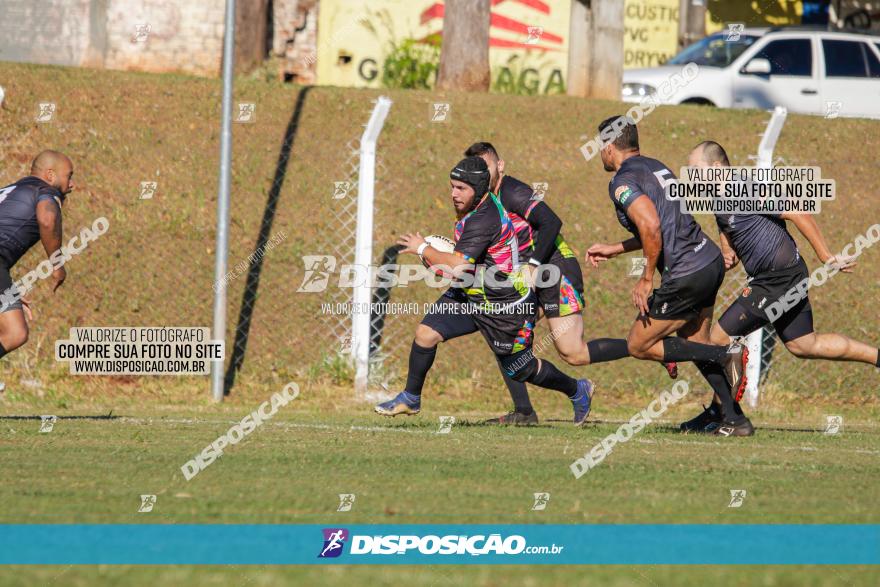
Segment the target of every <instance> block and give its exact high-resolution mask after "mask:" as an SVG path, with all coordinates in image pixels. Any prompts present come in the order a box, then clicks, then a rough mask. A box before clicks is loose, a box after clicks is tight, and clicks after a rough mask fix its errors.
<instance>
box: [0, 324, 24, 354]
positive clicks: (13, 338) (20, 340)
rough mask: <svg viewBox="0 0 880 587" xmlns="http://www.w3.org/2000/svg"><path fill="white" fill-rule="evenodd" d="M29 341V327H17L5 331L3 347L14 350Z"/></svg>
mask: <svg viewBox="0 0 880 587" xmlns="http://www.w3.org/2000/svg"><path fill="white" fill-rule="evenodd" d="M27 341H28V329H27V328H26V327H25V328H16V329H14V330H10V331H7V332H5V333H3V348H5V349H6V351H7V352H8V351H12V350H15V349H17V348H18V347H20V346H23V345H24V344H25V343H26V342H27Z"/></svg>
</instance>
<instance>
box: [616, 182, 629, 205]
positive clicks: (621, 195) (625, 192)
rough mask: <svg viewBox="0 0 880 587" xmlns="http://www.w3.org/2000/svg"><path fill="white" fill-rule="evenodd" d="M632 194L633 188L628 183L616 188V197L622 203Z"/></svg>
mask: <svg viewBox="0 0 880 587" xmlns="http://www.w3.org/2000/svg"><path fill="white" fill-rule="evenodd" d="M631 195H632V189H631V188H630V187H629V186H628V185H622V186H620V187H619V188H617V189H616V190H614V197H615V198H617V201H618V202H620V203H621V204H626V201H627V200H628V199H629V197H630V196H631Z"/></svg>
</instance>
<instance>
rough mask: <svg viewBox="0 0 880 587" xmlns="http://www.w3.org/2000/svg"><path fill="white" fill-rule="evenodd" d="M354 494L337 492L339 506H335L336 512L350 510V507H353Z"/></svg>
mask: <svg viewBox="0 0 880 587" xmlns="http://www.w3.org/2000/svg"><path fill="white" fill-rule="evenodd" d="M354 500H355V494H354V493H340V494H339V507H338V508H336V511H337V512H350V511H351V508H353V507H354Z"/></svg>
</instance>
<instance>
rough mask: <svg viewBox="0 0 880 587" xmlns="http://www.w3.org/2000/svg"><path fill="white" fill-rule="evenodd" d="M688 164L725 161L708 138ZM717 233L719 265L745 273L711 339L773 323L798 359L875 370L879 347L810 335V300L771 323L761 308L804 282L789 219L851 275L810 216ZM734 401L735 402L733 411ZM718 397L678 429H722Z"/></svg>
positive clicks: (754, 220) (726, 220)
mask: <svg viewBox="0 0 880 587" xmlns="http://www.w3.org/2000/svg"><path fill="white" fill-rule="evenodd" d="M688 165H689V166H693V167H700V168H707V167H727V166H729V165H730V160H729V159H728V157H727V153H726V152H725V150H724V148H723V147H722V146H721V145H719V144H718V143H716V142H714V141H704V142H702V143H700V144H699V145H697V146H696V147H694V149H693V151H691V153H690V155H689V156H688ZM715 221H716V222H717V224H718V230H719V232H720V234H721V238H720V240H721V250H722V253H723V255H724V266H725V268H726V269H730V268H732V267H734V266H736V264H737V263H739V262H742V264H743V267H744V268H745V270H746V273H747V274H748V276H749V282H748V285H747V287H746V288H745V289H744V290H743V292H742V295H741V296H740V297H738V298H737V299H736V301H735V302H733V303H732V304H731V305H730V307H729V308H727V310H726V311H725V312H724V314H722V315H721V318H720V319H719V320H718V322H716V323H715V325H714V326H712V332H711V342H712V343H713V344H718V345H726V344H729V342H730V340H731V337H740V336H746V335H748V334H750V333H752V332H754V331H755V330H758V329H759V328H762V327H764V326H766V325H767V324H773V328H774V329H775V330H776V334H777V335H778V336H779V338H780V340H782V343H783V344H784V345H785V348H787V349H788V350H789V352H791V354H793V355H794V356H796V357H798V358H800V359H828V360H831V361H859V362H862V363H867V364H869V365H874V366H876V367H880V350H878V348H877V347H873V346H869V345H867V344H864V343H862V342H859V341H857V340H853V339H851V338H849V337H847V336H844V335H842V334H835V333H821V334H820V333H817V332H816V331H815V329H814V328H813V310H812V308H811V306H810V299H809V296H807V295H804V297H803V299H801V300H800V301H799V302H798V303H797V305H795V306H793V307H791V308H790V309H789V310H787V311H785V312H784V313H783V314H782V315H781V316H779V317H777V318H776V319H775V320H771V319H770V316H769V315H768V313H767V308H768V307H769V306H770V305H771V304H772V303H773V302H775V301H777V300H779V299H780V298H782V297H783V296H784V295H785V294H786V292H788V291H789V290H791V289H793V288H795V287H796V286H797V285H798V284H799V283H801V282H802V281H804V280H805V279H808V278H809V271H808V269H807V265H806V263H805V262H804V259H803V257H801V254H800V251H799V250H798V247H797V243H795V240H794V239H793V238H792V236H791V234H789V232H788V227H787V224H786V221H791V223H792V224H794V225H795V226H796V227H797V229H798V230H799V231H800V232H801V234H803V235H804V237H805V238H806V239H807V241H809V243H810V245H811V246H812V247H813V250H814V251H815V252H816V256H817V257H819V260H820V261H821V262H822V263H824V264H825V265H827V266H828V267H829V268H831V267H834V268H836V269H837V270H838V271H842V272H844V273H851V272H852V268H853V267H854V266H855V264H856V263H855V261H854V260H853V259H852V258H849V257H843V256H840V257H838V256H835V255H832V254H831V251H830V250H829V249H828V245H827V244H826V242H825V238H824V237H823V235H822V232H821V231H820V230H819V226H818V225H817V224H816V220H815V219H814V218H813V216H812V215H809V214H792V213H788V212H785V213H782V214H778V215H777V214H716V215H715ZM740 399H741V396H739V395H738V396H736V397H734V400H735V401H736V402H737V406H736V408H737V410H738V411H740V412H741V411H742V409H741V408H740V406H739V403H738V402H739V400H740ZM721 425H722V423H721V409H720V402H719V400H718V398H717V397H716V398H714V399H713V401H712V404H711V405H710V406H709V407H708V408H705V409H704V410H703V412H702V413H701V414H699V415H698V416H697V417H695V418H693V419H692V420H689V421H687V422H683V423H682V424H681V429H682V431H685V432H688V431H696V432H703V431H707V430H708V431H711V430H712V429H714V428H717V427H719V426H721Z"/></svg>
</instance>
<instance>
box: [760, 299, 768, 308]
mask: <svg viewBox="0 0 880 587" xmlns="http://www.w3.org/2000/svg"><path fill="white" fill-rule="evenodd" d="M766 303H767V298H766V297H764V298H761V301H760V302H758V309H759V310H763V309H764V304H766Z"/></svg>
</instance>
